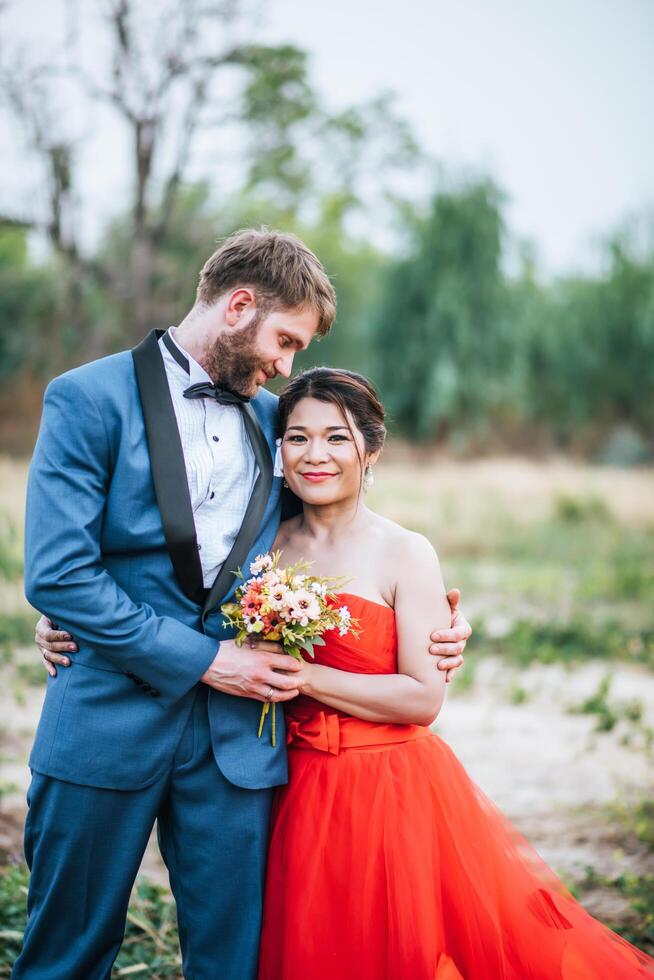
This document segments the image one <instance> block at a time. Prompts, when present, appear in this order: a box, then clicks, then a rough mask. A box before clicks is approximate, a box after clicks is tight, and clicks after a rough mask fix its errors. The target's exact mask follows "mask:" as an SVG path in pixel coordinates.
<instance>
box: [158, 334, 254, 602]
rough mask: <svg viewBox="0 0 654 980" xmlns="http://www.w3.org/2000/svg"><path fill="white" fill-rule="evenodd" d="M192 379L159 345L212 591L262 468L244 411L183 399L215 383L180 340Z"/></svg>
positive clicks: (207, 583)
mask: <svg viewBox="0 0 654 980" xmlns="http://www.w3.org/2000/svg"><path fill="white" fill-rule="evenodd" d="M169 333H170V337H171V339H172V340H173V341H174V342H175V344H176V346H177V347H179V349H180V350H181V352H182V354H183V355H184V357H185V358H186V359H187V360H188V362H189V370H190V377H189V375H188V374H187V373H186V371H185V370H184V368H182V367H181V366H180V365H179V364H178V363H177V361H176V360H175V358H174V357H173V356H172V354H170V352H169V351H168V350H167V348H166V345H165V344H164V343H163V341H162V340H160V341H159V348H160V350H161V356H162V357H163V362H164V365H165V368H166V376H167V378H168V386H169V388H170V394H171V397H172V401H173V408H174V410H175V417H176V418H177V427H178V429H179V435H180V439H181V442H182V449H183V451H184V464H185V466H186V478H187V480H188V489H189V494H190V496H191V506H192V508H193V520H194V522H195V530H196V533H197V538H198V548H199V551H200V562H201V563H202V575H203V579H204V585H205V588H207V589H208V588H211V586H212V585H213V582H214V579H215V578H216V575H217V574H218V572H219V571H220V567H221V565H222V564H223V562H224V561H225V559H226V558H227V555H228V554H229V552H230V551H231V548H232V545H233V544H234V541H235V539H236V535H237V534H238V531H239V529H240V527H241V524H242V522H243V518H244V516H245V511H246V509H247V505H248V501H249V499H250V495H251V493H252V488H253V486H254V481H255V480H256V477H257V474H258V472H259V468H258V466H257V464H256V461H255V458H254V452H253V450H252V446H251V445H250V440H249V438H248V435H247V432H246V430H245V423H244V422H243V416H242V414H241V411H240V409H238V408H237V407H236V406H235V405H219V404H218V402H216V401H213V400H212V399H209V398H197V399H190V398H184V390H185V389H186V388H188V387H189V385H192V384H196V383H197V382H205V381H209V382H211V378H210V377H209V375H208V374H207V372H206V371H205V370H204V368H202V367H200V365H199V364H198V362H197V361H195V360H193V358H192V357H191V356H190V354H189V353H188V352H187V351H185V350H184V348H183V347H180V345H179V344H178V343H177V341H176V340H175V329H174V327H171V328H170V331H169Z"/></svg>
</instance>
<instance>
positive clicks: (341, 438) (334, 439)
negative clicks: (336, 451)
mask: <svg viewBox="0 0 654 980" xmlns="http://www.w3.org/2000/svg"><path fill="white" fill-rule="evenodd" d="M329 441H330V442H347V441H348V439H347V436H330V437H329Z"/></svg>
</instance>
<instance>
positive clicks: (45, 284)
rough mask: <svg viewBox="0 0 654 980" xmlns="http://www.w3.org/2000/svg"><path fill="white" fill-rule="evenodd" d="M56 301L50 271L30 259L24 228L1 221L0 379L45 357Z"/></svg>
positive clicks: (56, 309)
mask: <svg viewBox="0 0 654 980" xmlns="http://www.w3.org/2000/svg"><path fill="white" fill-rule="evenodd" d="M57 300H58V296H57V290H56V286H55V276H54V273H53V271H51V270H50V269H48V268H44V267H38V266H35V265H34V264H33V263H32V262H31V261H30V259H29V254H28V247H27V230H26V229H25V228H22V227H21V226H20V225H12V224H9V223H4V224H3V223H2V222H0V378H4V377H13V376H15V375H16V373H17V372H18V371H20V369H21V368H23V367H24V366H25V365H26V363H28V362H29V363H30V364H31V365H32V366H33V367H38V366H40V365H41V364H43V363H44V362H45V361H46V360H47V356H48V345H49V339H50V338H51V337H52V334H53V332H54V324H53V313H56V312H58V303H57ZM54 319H55V320H56V316H55V318H54Z"/></svg>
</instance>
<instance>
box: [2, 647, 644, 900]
mask: <svg viewBox="0 0 654 980" xmlns="http://www.w3.org/2000/svg"><path fill="white" fill-rule="evenodd" d="M470 656H472V654H471V655H470ZM605 671H606V667H605V665H601V664H597V663H592V662H591V663H588V664H586V665H584V666H582V667H579V668H576V669H575V670H574V671H572V672H570V671H567V670H566V669H565V668H563V667H561V666H559V665H549V666H545V665H534V666H532V667H531V668H529V670H527V671H523V672H522V673H521V674H520V675H519V681H520V685H521V687H522V688H523V689H524V690H525V691H526V692H527V700H526V701H525V702H524V703H522V704H520V705H515V704H512V703H510V701H509V700H508V699H507V698H506V696H505V695H504V694H503V692H505V691H506V690H507V688H508V686H509V684H510V683H515V681H516V679H517V678H518V675H517V674H516V673H515V672H514V671H513V669H512V670H511V672H510V673H509V672H507V668H505V667H503V666H502V664H501V663H500V662H499V661H496V660H494V659H484V660H483V661H482V662H481V663H480V664H479V665H478V667H477V671H476V677H475V685H474V688H473V689H472V690H470V691H466V692H465V693H461V694H456V692H455V691H454V692H453V694H452V696H451V697H450V700H449V701H448V703H447V704H446V706H445V708H444V709H443V712H442V714H441V719H440V720H439V722H438V723H437V725H436V726H435V727H436V730H437V732H438V733H439V734H440V735H441V736H442V737H443V738H445V739H446V740H447V741H448V742H449V744H450V745H451V746H452V747H453V748H454V750H455V751H456V753H457V755H458V756H459V758H460V759H461V761H462V762H463V763H464V765H465V766H466V768H467V770H468V772H469V773H470V775H471V776H472V777H473V778H474V779H475V781H476V782H477V783H478V784H479V785H480V786H481V788H482V789H483V790H484V791H485V792H486V794H487V795H488V796H490V798H491V799H492V800H493V801H494V802H495V803H496V804H497V805H498V806H499V807H500V808H501V809H502V810H503V811H504V812H505V813H506V814H507V815H508V816H509V817H510V818H511V819H512V820H513V822H514V823H515V824H516V825H517V826H518V827H519V829H520V830H521V831H522V832H523V833H524V834H526V836H527V837H528V838H529V839H530V840H531V841H532V843H533V844H534V845H535V846H536V847H537V849H538V850H539V852H540V853H541V855H542V856H543V857H544V858H545V859H546V861H547V862H548V863H549V864H550V865H551V866H553V867H554V868H555V869H556V870H557V871H558V872H559V873H562V874H564V875H565V876H566V878H567V879H570V880H578V879H580V878H581V877H583V873H584V869H585V868H586V867H587V866H592V867H593V868H594V869H595V870H596V871H597V872H598V873H600V874H610V875H613V874H618V873H621V872H624V871H635V870H639V872H641V873H642V872H643V862H644V861H648V862H649V863H651V864H653V866H652V868H651V871H652V872H654V861H653V859H652V857H651V856H649V857H648V856H647V855H646V850H645V848H642V847H640V846H638V844H637V842H635V841H630V842H628V843H627V846H625V840H624V839H623V838H624V834H623V833H622V832H621V830H620V829H619V828H617V827H616V826H615V825H613V824H612V823H611V821H610V820H609V819H608V818H607V815H606V812H605V810H604V809H603V808H604V806H605V805H606V804H608V803H611V802H613V801H615V800H616V799H629V798H631V797H633V796H634V794H638V793H639V792H642V790H643V789H644V788H645V787H647V786H650V785H651V777H652V772H651V759H648V757H647V756H646V754H645V753H643V752H642V751H636V750H634V748H633V747H629V746H628V745H625V744H622V743H623V741H624V738H623V736H624V734H625V732H624V731H623V730H622V729H620V728H619V727H618V728H617V729H616V730H614V731H612V732H609V733H605V734H595V733H594V732H593V728H594V719H593V718H592V717H590V716H588V715H583V714H582V715H579V714H571V713H569V710H568V709H569V707H570V706H572V705H575V704H578V703H579V702H580V701H581V700H583V699H584V698H586V697H588V696H589V695H590V694H591V693H593V692H594V691H595V690H596V689H597V685H598V683H599V681H600V679H601V678H602V677H603V676H604V673H605ZM612 690H613V694H614V696H615V697H616V698H618V699H620V700H624V699H628V698H634V697H638V698H640V699H641V700H642V702H643V704H644V706H645V711H646V715H645V721H646V722H647V723H649V724H650V725H652V724H654V676H652V675H651V674H649V673H647V672H646V671H644V670H639V669H637V668H634V667H632V666H629V667H620V668H617V669H615V677H614V685H613V689H612ZM26 693H27V697H26V700H25V702H24V703H23V704H19V703H17V702H16V700H15V698H14V697H13V696H12V694H11V692H8V691H4V692H2V694H1V695H0V716H1V717H2V719H3V728H4V745H3V752H2V761H1V764H0V780H1V781H2V783H3V784H4V785H5V786H7V785H8V784H13V785H14V787H15V789H14V790H13V791H10V792H8V793H6V795H5V797H4V800H3V805H2V820H1V822H0V851H3V852H4V853H5V854H7V853H9V854H12V855H14V856H18V855H19V853H20V846H21V844H20V841H21V834H22V823H23V819H24V813H25V805H24V794H25V790H26V789H27V785H28V782H29V773H28V770H27V767H26V764H25V763H26V758H27V753H28V751H29V745H30V741H31V733H32V731H33V729H34V726H35V724H36V721H37V719H38V715H39V711H40V704H41V698H42V691H41V690H40V689H38V688H28V689H27V692H26ZM142 870H143V871H144V872H145V873H146V874H148V875H149V876H150V877H154V878H155V879H156V880H158V881H160V882H162V883H164V884H165V883H166V874H165V868H163V866H162V864H161V860H160V858H159V855H158V852H157V849H156V843H155V842H154V840H153V841H151V843H150V847H149V849H148V853H147V854H146V857H145V859H144V863H143V869H142ZM607 901H608V904H607ZM616 902H617V905H616ZM619 904H620V903H619V900H617V899H616V897H615V896H612V897H611V898H610V900H607V896H606V895H605V894H603V893H598V894H597V896H595V897H593V896H591V897H590V906H591V909H592V911H594V912H595V913H596V914H598V915H602V917H603V918H605V919H611V918H612V917H613V916H615V915H618V914H619V913H620V908H619Z"/></svg>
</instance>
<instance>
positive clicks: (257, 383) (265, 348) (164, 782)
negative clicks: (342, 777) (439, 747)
mask: <svg viewBox="0 0 654 980" xmlns="http://www.w3.org/2000/svg"><path fill="white" fill-rule="evenodd" d="M334 315H335V296H334V292H333V288H332V286H331V283H330V282H329V280H328V278H327V276H326V274H325V272H324V270H323V268H322V266H321V264H320V262H319V261H318V259H317V258H316V257H315V255H313V253H312V252H310V251H309V249H308V248H307V247H306V246H305V245H303V243H302V242H300V241H299V240H298V239H296V238H295V237H294V236H291V235H285V234H279V233H276V232H269V231H244V232H240V233H238V234H236V235H234V236H232V237H231V238H229V239H228V240H227V241H226V242H225V243H224V244H223V245H222V246H221V247H220V248H219V249H218V250H217V251H216V252H215V253H214V254H213V255H212V256H211V257H210V259H209V260H208V261H207V263H206V264H205V266H204V268H203V270H202V273H201V275H200V282H199V286H198V291H197V300H196V303H195V305H194V307H193V309H192V310H191V311H190V313H189V314H188V315H187V317H186V318H185V319H184V321H183V322H182V323H181V324H180V326H179V327H177V328H176V329H173V328H171V329H170V330H169V331H168V332H166V333H163V334H162V333H161V332H157V331H153V332H152V333H151V334H150V335H149V336H148V337H146V338H145V340H144V341H142V343H141V344H139V346H138V347H136V348H135V349H134V350H133V351H131V352H124V353H121V354H117V355H114V356H112V357H108V358H105V359H103V360H100V361H96V362H93V363H91V364H86V365H84V366H82V367H81V368H77V369H76V370H74V371H70V372H68V373H67V374H65V375H63V376H61V377H60V378H57V379H55V380H54V381H53V382H52V383H51V384H50V385H49V387H48V390H47V392H46V396H45V404H44V411H43V419H42V423H41V430H40V434H39V439H38V442H37V445H36V448H35V452H34V457H33V461H32V466H31V470H30V479H29V486H28V497H27V519H26V562H25V577H26V584H25V591H26V595H27V597H28V600H29V601H30V602H31V604H32V605H33V606H35V607H36V608H38V609H41V610H44V612H45V613H46V614H47V616H48V617H50V619H51V620H54V621H56V623H57V625H58V626H59V627H61V628H62V629H63V630H65V631H69V633H70V634H72V635H73V636H74V638H75V640H76V642H77V644H78V652H77V654H76V656H75V657H74V659H73V662H72V664H71V666H70V669H68V670H65V671H62V672H60V673H59V674H58V675H57V676H54V677H51V678H50V679H49V683H48V689H47V693H46V698H45V702H44V706H43V712H42V716H41V720H40V723H39V727H38V731H37V734H36V739H35V743H34V747H33V750H32V754H31V757H30V767H31V770H32V783H31V786H30V790H29V794H28V802H29V813H28V817H27V822H26V829H25V852H26V857H27V861H28V864H29V866H30V868H31V872H32V874H31V881H30V891H29V898H28V912H29V920H28V925H27V929H26V932H25V937H24V944H23V950H22V952H21V954H20V956H19V958H18V960H17V961H16V964H15V967H14V973H13V977H14V978H15V980H19V978H33V980H41V978H45V977H47V978H52V980H54V978H61V980H64V978H65V980H101V978H107V977H109V975H110V972H111V967H112V963H113V961H114V959H115V957H116V955H117V952H118V950H119V948H120V944H121V941H122V937H123V930H124V924H125V915H126V910H127V904H128V900H129V895H130V890H131V887H132V884H133V881H134V878H135V876H136V873H137V871H138V868H139V865H140V862H141V858H142V856H143V852H144V849H145V846H146V844H147V841H148V837H149V835H150V831H151V829H152V826H153V824H154V823H155V820H156V822H157V827H158V834H159V845H160V848H161V852H162V855H163V858H164V860H165V863H166V865H167V867H168V871H169V874H170V882H171V887H172V890H173V893H174V896H175V901H176V906H177V916H178V924H179V934H180V940H181V945H182V953H183V964H184V975H185V977H186V978H187V980H218V978H221V980H222V978H224V980H248V978H253V977H254V976H255V974H256V963H257V949H258V942H259V928H260V913H261V904H262V883H263V871H264V865H265V856H266V843H267V825H268V816H269V809H270V799H271V788H272V787H273V786H275V785H278V784H281V783H283V782H285V780H286V775H287V773H286V756H285V749H284V745H283V742H284V740H283V738H281V739H279V740H278V742H277V747H276V748H275V747H273V746H272V745H271V744H270V743H269V741H268V740H267V739H257V737H256V732H257V723H258V716H259V711H260V704H259V702H261V701H265V700H272V701H275V702H283V701H285V700H288V699H289V698H291V697H294V696H295V695H296V693H297V692H298V682H297V681H296V680H294V678H293V674H294V672H295V670H296V669H297V665H296V664H295V661H292V659H290V658H287V657H284V656H281V655H279V654H278V653H276V652H273V651H272V650H271V651H269V652H266V653H262V652H260V651H258V652H254V651H251V650H249V649H247V648H238V647H236V645H235V643H234V640H233V639H232V638H231V637H232V636H233V633H230V632H229V631H226V630H224V629H223V619H222V617H221V615H220V605H221V603H222V602H224V601H225V600H226V599H227V598H228V596H229V594H230V593H231V592H232V591H233V588H234V584H235V582H234V578H233V575H232V571H233V570H234V569H236V568H237V567H238V566H243V567H247V566H248V564H249V562H250V561H252V560H253V558H254V557H255V555H257V554H259V553H260V552H264V551H266V550H268V549H269V548H270V546H271V545H272V542H273V540H274V537H275V534H276V532H277V527H278V524H279V519H280V507H281V503H280V494H281V482H282V481H281V477H279V476H277V475H276V474H275V473H274V472H273V457H274V450H275V441H274V440H275V415H276V398H275V396H274V395H272V394H270V393H269V392H267V391H266V390H265V388H264V385H265V383H266V382H267V381H268V380H270V379H271V378H273V377H275V376H276V375H277V374H281V375H282V376H284V377H288V376H289V374H290V371H291V366H292V363H293V357H294V354H295V352H296V351H298V350H302V349H304V348H305V347H306V346H307V345H308V344H309V343H310V342H311V340H312V339H313V337H315V336H324V335H325V334H326V333H327V332H328V331H329V329H330V326H331V323H332V321H333V319H334ZM460 646H461V644H458V645H457V648H456V649H457V651H458V648H459V647H460ZM435 652H440V651H435ZM455 652H456V651H455ZM453 663H454V664H455V665H456V663H457V661H453Z"/></svg>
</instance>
